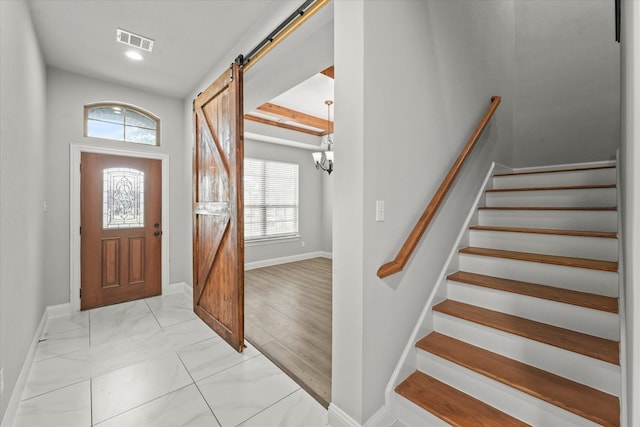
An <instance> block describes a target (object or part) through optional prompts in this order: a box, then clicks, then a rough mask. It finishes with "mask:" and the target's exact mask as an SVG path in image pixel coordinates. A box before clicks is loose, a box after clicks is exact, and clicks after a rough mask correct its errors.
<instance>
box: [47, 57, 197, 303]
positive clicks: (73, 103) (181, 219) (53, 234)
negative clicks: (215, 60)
mask: <svg viewBox="0 0 640 427" xmlns="http://www.w3.org/2000/svg"><path fill="white" fill-rule="evenodd" d="M47 98H48V99H47V116H48V120H47V122H48V126H47V135H48V138H47V175H46V177H47V179H46V198H47V203H48V204H49V210H48V212H47V219H46V231H45V242H46V245H45V248H46V251H45V253H46V257H45V258H46V259H45V269H46V272H47V289H46V302H47V305H52V304H62V303H66V302H69V220H68V218H69V200H70V199H69V198H70V194H69V146H70V144H84V145H94V146H103V147H112V148H121V149H127V150H136V151H147V152H149V151H151V152H158V153H165V154H169V156H170V159H169V162H170V171H169V174H170V177H169V187H170V188H169V191H170V203H171V205H170V212H169V218H170V224H169V226H170V230H169V232H170V236H169V242H170V243H169V244H170V247H169V248H168V250H169V253H170V263H171V264H170V277H169V279H170V283H175V282H182V281H184V280H185V278H186V277H188V276H190V271H191V262H190V260H189V259H187V258H186V256H185V250H184V248H185V247H188V246H190V245H191V240H190V236H191V228H190V224H191V222H190V213H189V211H190V206H191V193H189V192H188V191H186V189H185V187H184V182H183V180H182V176H183V175H182V173H183V168H184V163H185V160H184V155H185V150H184V146H185V144H186V145H188V142H185V141H184V126H185V124H184V122H183V120H182V101H181V100H178V99H174V98H168V97H165V96H160V95H155V94H152V93H148V92H144V91H140V90H137V89H133V88H129V87H125V86H120V85H116V84H112V83H108V82H104V81H101V80H96V79H92V78H88V77H84V76H80V75H78V74H73V73H69V72H66V71H62V70H59V69H52V68H50V69H49V70H48V73H47ZM100 101H117V102H123V103H126V104H132V105H136V106H138V107H141V108H143V109H145V110H147V111H150V112H152V113H154V114H156V115H157V116H158V117H160V119H161V121H162V135H161V144H162V145H161V146H160V147H149V146H139V145H136V144H130V143H124V142H117V141H109V140H105V139H99V138H86V137H84V136H83V120H84V106H85V105H86V104H89V103H93V102H100ZM185 206H186V207H188V208H189V210H185V208H184V207H185ZM164 250H166V248H165V249H164Z"/></svg>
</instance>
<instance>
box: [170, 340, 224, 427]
mask: <svg viewBox="0 0 640 427" xmlns="http://www.w3.org/2000/svg"><path fill="white" fill-rule="evenodd" d="M176 356H178V360H180V363H182V366H184V369H185V371H187V375H189V378H191V381H193V385H194V386H195V387H196V390H198V393H200V396H201V397H202V400H204V403H205V404H206V405H207V408H209V411H211V415H213V418H215V420H216V422H217V423H218V425H219V426H221V427H222V423H220V420H219V419H218V417H217V416H216V413H215V412H213V408H212V407H211V405H209V401H207V398H206V397H204V394H202V390H200V387H199V386H198V382H197V381H196V380H195V378H193V375H191V372H190V371H189V368H187V365H186V364H185V363H184V360H182V357H180V354H178V352H177V351H176Z"/></svg>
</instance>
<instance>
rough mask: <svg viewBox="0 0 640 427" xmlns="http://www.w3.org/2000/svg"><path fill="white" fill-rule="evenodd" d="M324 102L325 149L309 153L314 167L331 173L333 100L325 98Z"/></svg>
mask: <svg viewBox="0 0 640 427" xmlns="http://www.w3.org/2000/svg"><path fill="white" fill-rule="evenodd" d="M324 103H325V104H326V105H327V140H326V143H327V151H316V152H314V153H311V155H312V156H313V161H314V162H315V164H316V169H322V170H323V171H325V172H327V173H328V174H329V175H331V172H333V159H334V157H333V154H334V153H333V151H331V148H333V137H332V136H331V104H333V101H331V100H326V101H324ZM323 143H324V142H323Z"/></svg>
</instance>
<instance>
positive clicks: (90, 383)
mask: <svg viewBox="0 0 640 427" xmlns="http://www.w3.org/2000/svg"><path fill="white" fill-rule="evenodd" d="M89 415H90V417H91V427H93V378H89Z"/></svg>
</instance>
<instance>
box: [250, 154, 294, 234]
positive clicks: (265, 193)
mask: <svg viewBox="0 0 640 427" xmlns="http://www.w3.org/2000/svg"><path fill="white" fill-rule="evenodd" d="M297 234H298V165H297V164H295V163H284V162H276V161H272V160H260V159H249V158H247V159H245V160H244V237H245V239H246V240H257V239H267V238H276V237H287V236H294V235H297Z"/></svg>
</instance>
